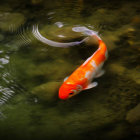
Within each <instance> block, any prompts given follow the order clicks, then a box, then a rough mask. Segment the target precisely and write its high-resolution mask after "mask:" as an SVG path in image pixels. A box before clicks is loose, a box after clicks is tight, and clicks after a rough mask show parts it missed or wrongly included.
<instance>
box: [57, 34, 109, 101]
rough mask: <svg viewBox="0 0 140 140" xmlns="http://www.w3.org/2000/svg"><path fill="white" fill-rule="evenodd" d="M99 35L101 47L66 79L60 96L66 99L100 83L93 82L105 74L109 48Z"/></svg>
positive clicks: (60, 90)
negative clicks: (104, 68) (103, 68)
mask: <svg viewBox="0 0 140 140" xmlns="http://www.w3.org/2000/svg"><path fill="white" fill-rule="evenodd" d="M92 36H93V37H97V39H98V42H99V47H98V49H97V51H96V52H95V53H94V54H93V55H91V56H90V57H89V58H88V59H87V60H86V61H85V62H84V63H83V64H82V65H81V66H80V67H79V68H77V69H76V70H75V71H74V72H73V73H72V74H71V75H70V76H69V77H66V78H65V79H64V83H63V84H62V85H61V87H60V89H59V98H60V99H63V100H66V99H68V98H71V97H72V96H74V95H76V94H78V93H79V92H81V91H82V90H86V89H90V88H93V87H96V86H97V85H98V83H97V82H92V81H93V79H94V78H97V77H100V76H102V75H103V74H104V70H102V66H103V64H104V61H105V60H106V59H107V54H108V53H107V48H106V45H105V43H104V42H103V41H102V40H101V38H100V37H98V35H97V34H93V35H92Z"/></svg>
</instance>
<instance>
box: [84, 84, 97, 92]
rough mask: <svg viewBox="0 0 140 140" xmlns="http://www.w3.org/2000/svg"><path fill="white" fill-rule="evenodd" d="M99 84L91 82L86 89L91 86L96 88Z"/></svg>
mask: <svg viewBox="0 0 140 140" xmlns="http://www.w3.org/2000/svg"><path fill="white" fill-rule="evenodd" d="M97 85H98V83H97V82H93V83H90V84H89V85H88V86H87V87H86V88H85V90H86V89H90V88H94V87H96V86H97Z"/></svg>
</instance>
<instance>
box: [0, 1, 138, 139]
mask: <svg viewBox="0 0 140 140" xmlns="http://www.w3.org/2000/svg"><path fill="white" fill-rule="evenodd" d="M59 23H60V24H59ZM34 25H38V26H39V30H40V32H41V33H42V34H43V35H44V36H46V37H47V38H49V39H52V40H55V41H59V42H70V41H75V40H80V39H83V38H84V37H85V36H84V35H83V34H80V33H75V32H72V28H73V27H75V26H85V27H87V28H89V29H91V30H94V31H98V32H99V35H100V36H101V38H102V39H103V40H104V42H105V43H106V45H107V47H108V51H109V58H108V60H107V61H106V63H105V65H104V69H105V71H106V73H105V74H104V75H103V76H102V77H100V78H98V79H97V81H98V83H99V85H98V86H97V87H96V88H93V89H90V90H86V91H83V92H81V93H80V94H78V95H77V96H75V97H73V98H71V99H69V100H67V101H61V100H60V99H58V89H59V86H60V85H61V84H62V82H63V79H64V78H65V77H66V76H68V75H70V74H71V73H72V72H73V71H74V70H75V69H76V68H77V67H78V66H79V65H81V64H82V63H83V62H84V61H85V60H86V58H88V57H89V56H90V55H91V54H92V53H93V52H94V51H95V47H92V46H91V45H88V44H86V45H81V46H75V47H71V48H53V47H50V46H48V45H46V44H43V43H41V42H40V41H38V40H37V39H36V38H34V37H33V35H32V29H33V26H34ZM59 25H60V27H58V26H59ZM61 25H62V27H61ZM128 138H130V139H131V140H139V139H140V2H139V1H138V0H133V1H130V0H123V1H113V2H110V1H108V0H104V1H101V0H93V1H92V0H75V1H74V0H60V1H58V0H53V1H51V0H47V1H45V0H28V1H26V0H24V1H18V0H12V1H10V0H6V1H5V0H1V2H0V139H2V140H7V139H15V140H22V139H24V140H25V139H26V140H33V139H35V140H36V139H40V140H41V139H45V140H51V139H77V140H84V139H92V140H106V139H107V140H114V139H115V140H120V139H128Z"/></svg>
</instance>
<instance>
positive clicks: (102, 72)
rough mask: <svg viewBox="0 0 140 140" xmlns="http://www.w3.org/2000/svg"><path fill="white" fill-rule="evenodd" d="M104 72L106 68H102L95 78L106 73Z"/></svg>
mask: <svg viewBox="0 0 140 140" xmlns="http://www.w3.org/2000/svg"><path fill="white" fill-rule="evenodd" d="M104 73H105V70H100V71H99V72H98V73H97V74H96V76H95V78H99V77H101V76H102V75H104Z"/></svg>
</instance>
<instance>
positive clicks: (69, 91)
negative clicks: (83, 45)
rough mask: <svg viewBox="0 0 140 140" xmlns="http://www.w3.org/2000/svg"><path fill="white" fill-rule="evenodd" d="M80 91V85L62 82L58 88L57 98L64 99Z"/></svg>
mask: <svg viewBox="0 0 140 140" xmlns="http://www.w3.org/2000/svg"><path fill="white" fill-rule="evenodd" d="M80 91H82V86H81V85H77V84H75V85H73V84H66V83H63V84H62V85H61V87H60V89H59V98H60V99H62V100H66V99H69V98H71V97H72V96H74V95H76V94H78V93H79V92H80Z"/></svg>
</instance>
